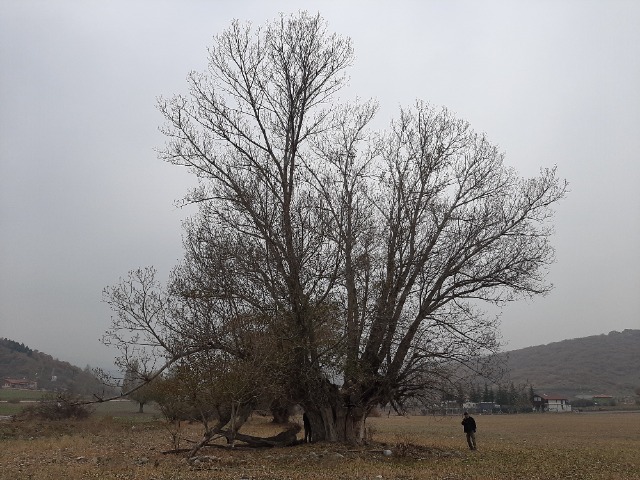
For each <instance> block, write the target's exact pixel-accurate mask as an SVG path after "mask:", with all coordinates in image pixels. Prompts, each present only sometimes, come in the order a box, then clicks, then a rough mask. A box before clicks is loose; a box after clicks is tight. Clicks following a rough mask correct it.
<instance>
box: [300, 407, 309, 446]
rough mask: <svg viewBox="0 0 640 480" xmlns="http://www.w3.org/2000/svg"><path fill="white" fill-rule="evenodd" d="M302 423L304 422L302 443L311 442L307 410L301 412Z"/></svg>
mask: <svg viewBox="0 0 640 480" xmlns="http://www.w3.org/2000/svg"><path fill="white" fill-rule="evenodd" d="M302 423H303V424H304V443H311V422H310V421H309V417H308V416H307V412H304V413H303V414H302Z"/></svg>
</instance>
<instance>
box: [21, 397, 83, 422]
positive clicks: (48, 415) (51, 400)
mask: <svg viewBox="0 0 640 480" xmlns="http://www.w3.org/2000/svg"><path fill="white" fill-rule="evenodd" d="M81 402H82V399H81V398H80V397H78V396H76V395H72V394H70V393H66V392H62V393H51V394H47V395H44V396H43V397H42V399H41V400H40V401H39V402H38V403H37V404H35V405H30V406H28V407H26V408H25V409H23V410H22V413H21V414H20V417H22V418H39V419H42V420H66V419H70V418H74V419H77V420H83V419H85V418H87V417H89V415H91V414H92V413H93V408H92V407H91V406H89V405H83V404H82V403H81Z"/></svg>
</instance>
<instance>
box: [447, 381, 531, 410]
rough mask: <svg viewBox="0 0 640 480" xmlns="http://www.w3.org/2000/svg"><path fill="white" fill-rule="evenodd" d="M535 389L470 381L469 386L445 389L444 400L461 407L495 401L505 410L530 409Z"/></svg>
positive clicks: (524, 386)
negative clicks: (468, 403) (467, 404)
mask: <svg viewBox="0 0 640 480" xmlns="http://www.w3.org/2000/svg"><path fill="white" fill-rule="evenodd" d="M533 396H534V390H533V386H532V385H518V386H516V385H515V384H514V383H513V382H510V383H509V384H506V383H499V384H495V385H489V384H488V383H486V382H485V383H484V386H480V384H479V383H470V384H468V385H467V386H465V385H462V384H460V385H458V386H457V387H456V388H455V390H453V391H451V390H450V391H444V392H443V394H442V401H443V402H452V401H453V402H456V403H457V404H458V406H459V407H462V406H463V405H464V404H465V403H467V402H470V403H495V404H498V405H500V407H501V410H503V411H513V412H516V411H528V410H529V409H530V408H531V406H532V405H533Z"/></svg>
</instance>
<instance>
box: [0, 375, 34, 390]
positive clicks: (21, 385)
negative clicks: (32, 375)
mask: <svg viewBox="0 0 640 480" xmlns="http://www.w3.org/2000/svg"><path fill="white" fill-rule="evenodd" d="M2 388H15V389H16V390H37V389H38V382H36V381H35V380H27V379H26V378H5V379H4V383H3V384H2Z"/></svg>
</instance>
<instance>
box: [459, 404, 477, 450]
mask: <svg viewBox="0 0 640 480" xmlns="http://www.w3.org/2000/svg"><path fill="white" fill-rule="evenodd" d="M462 426H463V427H464V433H466V434H467V443H468V444H469V449H471V450H475V449H476V421H475V420H474V419H473V417H472V416H471V415H469V414H468V413H467V412H464V418H463V419H462Z"/></svg>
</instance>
